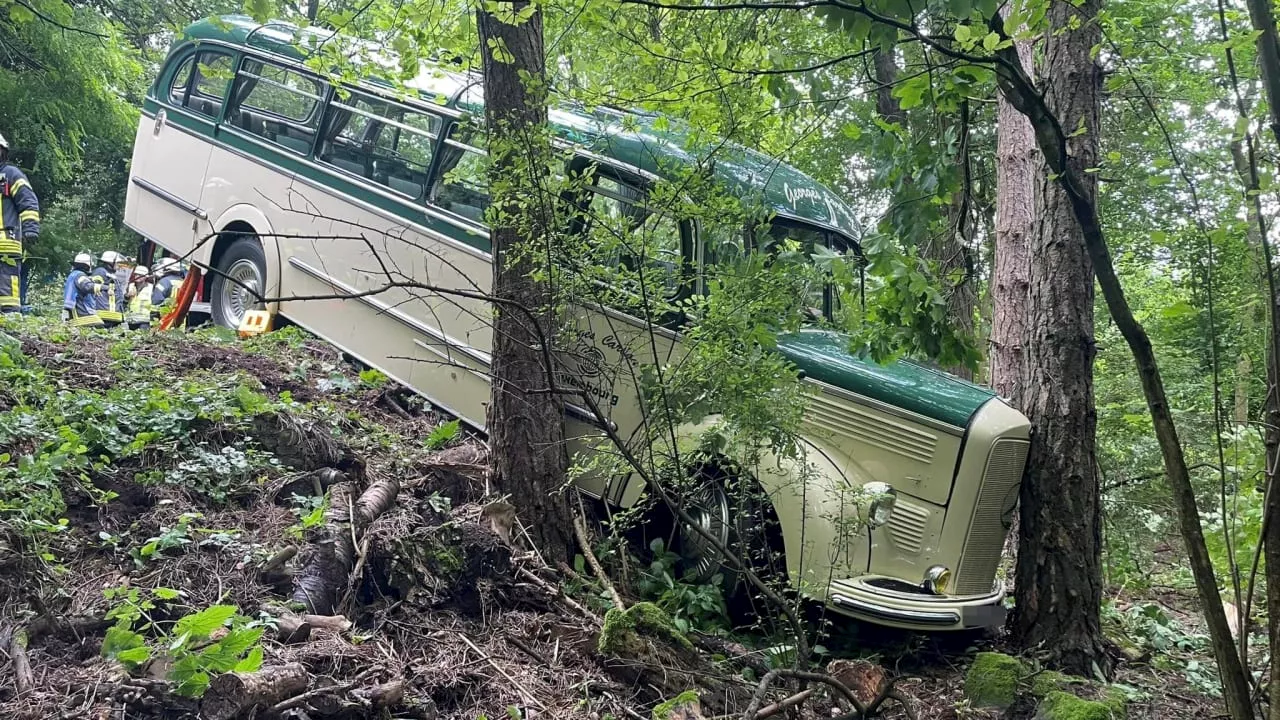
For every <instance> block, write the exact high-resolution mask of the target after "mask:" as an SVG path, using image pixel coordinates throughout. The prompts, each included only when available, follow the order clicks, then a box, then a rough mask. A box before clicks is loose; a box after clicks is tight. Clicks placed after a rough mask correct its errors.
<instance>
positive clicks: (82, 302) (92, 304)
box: [62, 269, 102, 327]
mask: <svg viewBox="0 0 1280 720" xmlns="http://www.w3.org/2000/svg"><path fill="white" fill-rule="evenodd" d="M97 287H98V283H95V282H94V281H93V278H92V277H90V276H89V275H88V274H86V273H85V271H83V270H78V269H77V270H72V271H71V274H70V275H68V276H67V282H66V284H65V285H63V287H62V307H63V309H64V310H69V311H70V312H71V324H72V325H75V326H81V327H88V326H98V325H101V324H102V318H100V317H98V313H97V302H96V301H95V299H94V293H95V291H96V290H97Z"/></svg>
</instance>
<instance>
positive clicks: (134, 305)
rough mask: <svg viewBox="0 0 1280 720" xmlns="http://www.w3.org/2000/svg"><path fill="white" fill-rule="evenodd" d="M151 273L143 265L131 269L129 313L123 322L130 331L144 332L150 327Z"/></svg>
mask: <svg viewBox="0 0 1280 720" xmlns="http://www.w3.org/2000/svg"><path fill="white" fill-rule="evenodd" d="M152 290H153V288H152V283H151V272H150V271H149V270H147V267H146V266H145V265H138V266H137V267H135V268H134V269H133V275H132V277H131V278H130V283H129V290H128V294H129V312H128V313H127V314H126V315H125V318H124V319H125V322H126V323H127V324H128V326H129V329H130V330H145V329H147V328H149V327H151V291H152Z"/></svg>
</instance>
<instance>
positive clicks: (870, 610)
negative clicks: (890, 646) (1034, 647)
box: [827, 577, 1005, 630]
mask: <svg viewBox="0 0 1280 720" xmlns="http://www.w3.org/2000/svg"><path fill="white" fill-rule="evenodd" d="M875 579H876V578H875V577H860V578H852V579H849V580H836V581H834V582H832V583H831V587H830V589H829V591H828V593H827V604H828V605H829V606H830V607H831V608H832V609H833V610H835V611H837V612H840V613H843V614H846V615H850V616H852V617H855V618H858V619H860V620H865V621H867V622H872V623H876V624H878V625H888V626H890V627H899V628H903V629H908V630H970V629H977V628H986V627H993V626H996V625H1001V624H1003V623H1004V619H1005V608H1004V602H1003V601H1004V596H1005V590H1004V584H1003V583H1002V582H1000V581H996V585H995V587H994V588H993V589H992V591H991V592H990V593H988V594H986V595H971V596H964V597H957V596H951V595H927V594H925V593H923V592H921V593H918V594H917V593H906V592H898V591H895V590H889V589H885V588H881V587H876V586H875V585H872V584H870V583H869V582H868V581H870V580H875Z"/></svg>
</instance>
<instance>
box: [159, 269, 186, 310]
mask: <svg viewBox="0 0 1280 720" xmlns="http://www.w3.org/2000/svg"><path fill="white" fill-rule="evenodd" d="M181 284H182V278H181V277H179V276H178V275H165V276H164V277H162V278H160V279H159V280H157V281H156V284H155V286H154V289H153V290H152V291H151V304H152V305H154V306H155V307H158V308H162V307H164V306H165V304H166V303H168V302H169V300H171V299H173V297H174V295H176V293H175V292H174V290H176V289H177V287H178V286H179V285H181Z"/></svg>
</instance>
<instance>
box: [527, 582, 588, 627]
mask: <svg viewBox="0 0 1280 720" xmlns="http://www.w3.org/2000/svg"><path fill="white" fill-rule="evenodd" d="M516 572H517V573H518V574H519V575H520V577H522V578H524V579H526V580H528V581H530V582H532V583H533V584H534V585H537V586H538V587H540V588H542V589H543V590H546V591H547V592H548V593H550V594H551V596H552V597H555V598H556V599H558V600H560V602H563V603H564V604H565V605H566V606H567V607H569V608H571V609H573V610H574V611H576V612H577V613H578V614H579V615H581V616H583V617H584V618H586V619H588V620H590V621H591V622H592V623H593V624H595V625H599V624H600V622H601V621H600V617H599V616H598V615H596V614H595V613H593V612H591V611H590V610H588V609H586V608H585V607H583V606H582V604H581V603H579V602H578V601H577V600H574V599H573V598H571V597H569V596H568V595H565V594H564V591H563V590H561V589H560V588H559V587H556V586H555V585H552V584H551V583H549V582H547V581H546V580H543V579H542V578H540V577H538V576H537V575H535V574H534V573H533V572H531V571H529V570H526V569H524V568H519V569H517V570H516Z"/></svg>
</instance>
